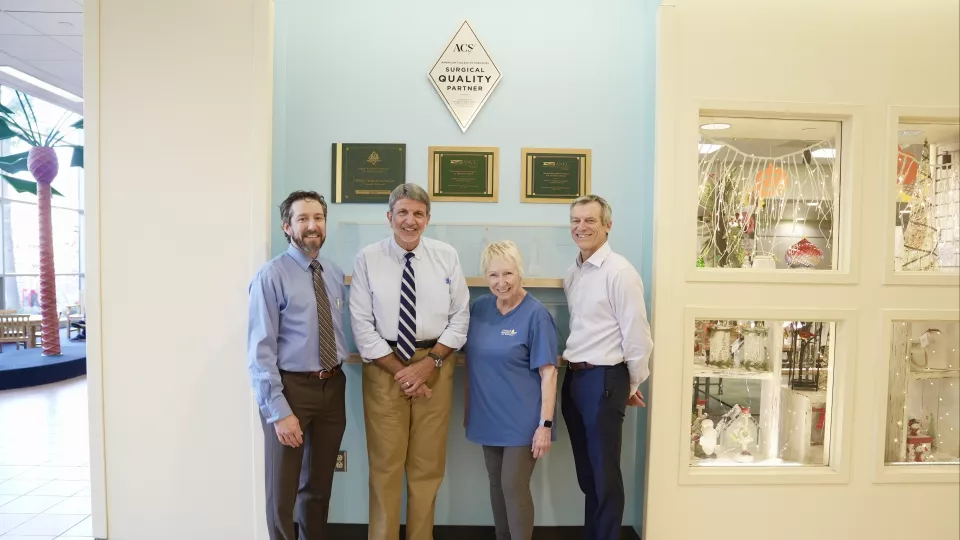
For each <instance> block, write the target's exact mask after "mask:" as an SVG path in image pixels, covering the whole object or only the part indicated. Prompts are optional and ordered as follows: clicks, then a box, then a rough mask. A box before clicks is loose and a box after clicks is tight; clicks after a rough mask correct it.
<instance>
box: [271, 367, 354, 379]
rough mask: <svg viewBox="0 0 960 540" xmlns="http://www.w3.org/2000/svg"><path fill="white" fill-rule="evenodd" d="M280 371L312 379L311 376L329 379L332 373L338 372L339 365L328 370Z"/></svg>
mask: <svg viewBox="0 0 960 540" xmlns="http://www.w3.org/2000/svg"><path fill="white" fill-rule="evenodd" d="M280 373H282V374H284V375H295V376H297V377H306V378H308V379H313V378H317V379H329V378H331V377H333V376H334V375H336V374H337V373H340V366H337V367H335V368H333V369H331V370H329V371H283V370H281V371H280Z"/></svg>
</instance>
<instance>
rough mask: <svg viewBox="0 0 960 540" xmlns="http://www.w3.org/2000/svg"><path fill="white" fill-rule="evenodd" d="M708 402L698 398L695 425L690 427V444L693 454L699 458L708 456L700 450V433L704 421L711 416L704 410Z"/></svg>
mask: <svg viewBox="0 0 960 540" xmlns="http://www.w3.org/2000/svg"><path fill="white" fill-rule="evenodd" d="M706 404H707V402H706V401H705V400H702V399H698V400H697V415H696V416H695V417H694V418H693V425H692V426H691V427H690V446H691V447H692V449H693V455H694V456H695V457H698V458H704V457H706V456H705V455H704V454H703V452H702V451H701V450H700V445H699V442H700V433H701V431H702V430H703V426H702V424H703V421H704V420H705V419H706V418H708V416H709V415H707V413H705V412H703V409H704V408H705V407H706Z"/></svg>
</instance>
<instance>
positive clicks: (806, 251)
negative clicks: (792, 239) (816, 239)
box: [784, 238, 823, 268]
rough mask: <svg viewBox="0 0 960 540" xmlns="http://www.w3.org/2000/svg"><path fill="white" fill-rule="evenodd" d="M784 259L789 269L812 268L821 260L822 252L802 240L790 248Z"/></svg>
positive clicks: (805, 240) (811, 243) (807, 241)
mask: <svg viewBox="0 0 960 540" xmlns="http://www.w3.org/2000/svg"><path fill="white" fill-rule="evenodd" d="M784 258H785V259H786V261H787V265H788V266H789V267H790V268H814V267H816V266H817V265H818V264H820V261H822V260H823V252H822V251H820V248H818V247H817V246H815V245H814V244H813V242H811V241H809V240H807V239H806V238H804V239H802V240H800V241H799V242H797V243H796V244H794V245H792V246H790V249H788V250H787V253H786V256H785V257H784Z"/></svg>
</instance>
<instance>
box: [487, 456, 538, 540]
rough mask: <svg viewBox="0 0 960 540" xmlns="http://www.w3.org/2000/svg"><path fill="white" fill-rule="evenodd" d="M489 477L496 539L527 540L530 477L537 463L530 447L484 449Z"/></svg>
mask: <svg viewBox="0 0 960 540" xmlns="http://www.w3.org/2000/svg"><path fill="white" fill-rule="evenodd" d="M483 460H484V461H485V462H486V464H487V475H488V476H489V477H490V504H491V505H492V506H493V523H494V526H495V527H496V531H497V540H530V538H531V537H532V536H533V495H532V494H531V493H530V477H531V476H532V475H533V467H534V466H535V465H536V464H537V460H535V459H533V452H532V451H531V450H530V447H529V446H506V447H504V446H484V447H483Z"/></svg>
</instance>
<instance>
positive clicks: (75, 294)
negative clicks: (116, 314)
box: [3, 276, 80, 314]
mask: <svg viewBox="0 0 960 540" xmlns="http://www.w3.org/2000/svg"><path fill="white" fill-rule="evenodd" d="M56 282H57V312H58V313H62V312H63V311H64V310H65V309H66V308H67V306H69V305H74V304H77V303H78V302H79V301H80V276H57V278H56ZM3 289H4V290H3V296H4V302H5V306H6V307H5V309H16V310H19V311H20V312H21V313H37V314H39V313H40V276H6V277H4V278H3Z"/></svg>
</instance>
